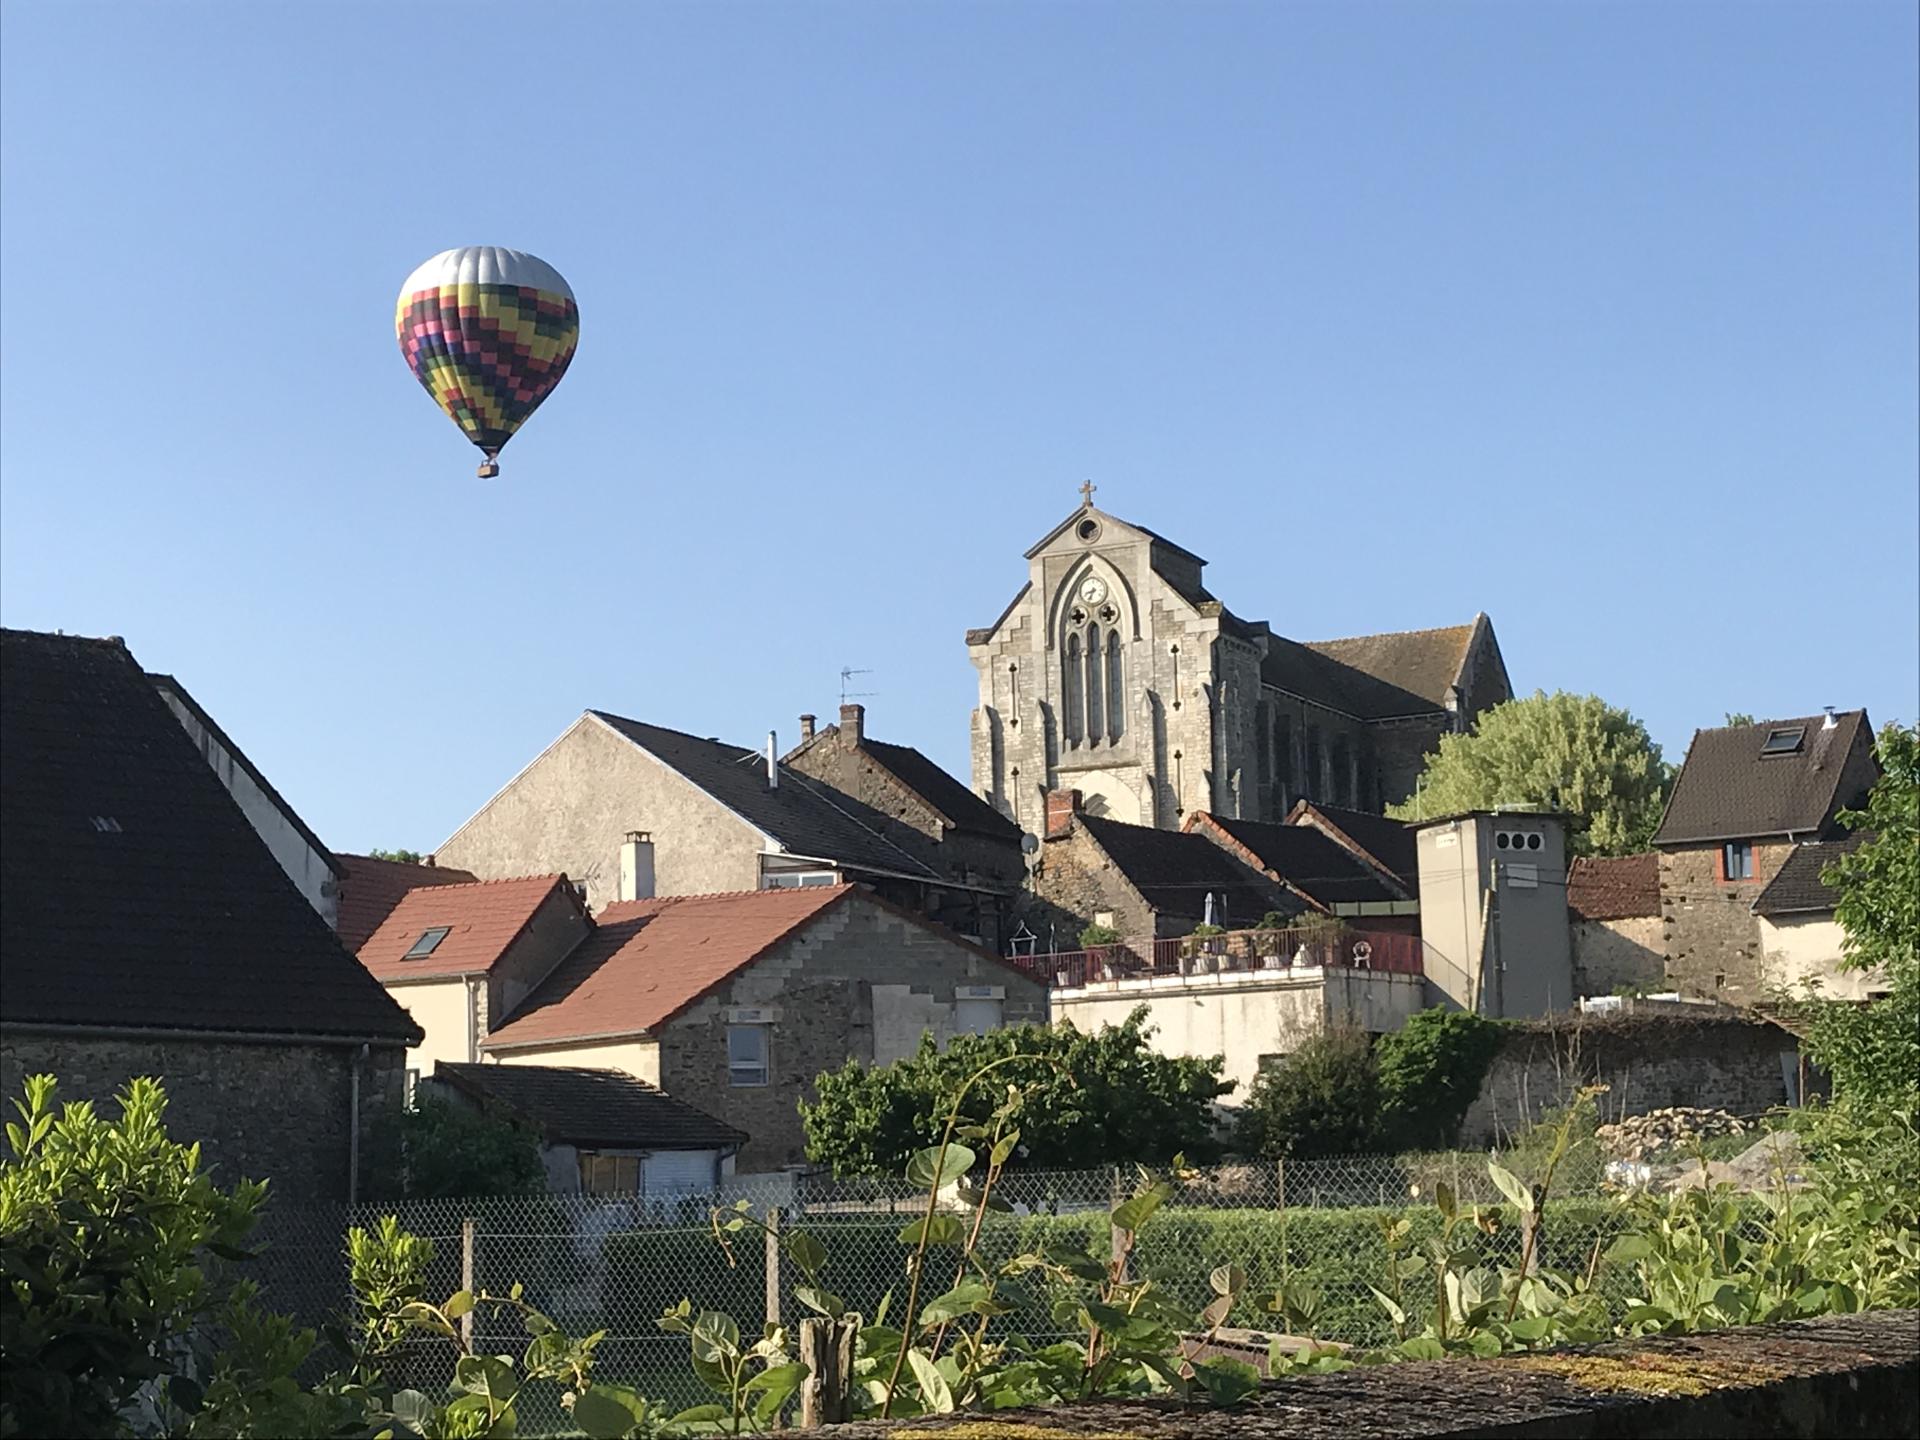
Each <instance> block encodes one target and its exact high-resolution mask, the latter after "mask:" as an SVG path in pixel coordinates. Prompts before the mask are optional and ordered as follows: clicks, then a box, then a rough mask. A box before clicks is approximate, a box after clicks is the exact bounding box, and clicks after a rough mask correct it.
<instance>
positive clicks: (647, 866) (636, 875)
mask: <svg viewBox="0 0 1920 1440" xmlns="http://www.w3.org/2000/svg"><path fill="white" fill-rule="evenodd" d="M620 898H621V899H622V900H651V899H653V836H651V835H649V834H648V833H647V832H646V831H645V830H629V831H628V832H627V838H626V840H625V842H623V843H622V844H621V846H620Z"/></svg>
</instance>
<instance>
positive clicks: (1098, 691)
mask: <svg viewBox="0 0 1920 1440" xmlns="http://www.w3.org/2000/svg"><path fill="white" fill-rule="evenodd" d="M1105 668H1106V655H1105V652H1104V650H1103V649H1102V647H1101V644H1100V627H1099V626H1098V625H1089V626H1088V627H1087V739H1089V740H1092V741H1096V742H1097V741H1099V739H1100V738H1101V737H1102V736H1103V735H1105V734H1106V733H1107V701H1106V694H1107V686H1106V677H1105V675H1104V674H1103V671H1104V670H1105Z"/></svg>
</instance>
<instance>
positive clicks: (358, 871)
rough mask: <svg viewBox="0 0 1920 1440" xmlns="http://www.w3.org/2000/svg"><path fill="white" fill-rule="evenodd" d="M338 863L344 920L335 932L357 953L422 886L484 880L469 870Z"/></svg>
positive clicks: (367, 858) (364, 860)
mask: <svg viewBox="0 0 1920 1440" xmlns="http://www.w3.org/2000/svg"><path fill="white" fill-rule="evenodd" d="M334 859H336V860H337V861H339V862H340V874H341V880H340V916H339V919H338V920H337V921H336V922H335V926H334V928H335V929H336V930H337V931H338V932H339V935H340V943H341V944H342V945H344V946H346V947H347V949H349V950H352V951H356V952H357V951H358V950H359V949H360V947H361V946H362V945H364V944H366V943H367V941H368V940H369V939H370V938H371V937H372V935H373V932H374V931H376V930H378V929H379V928H380V922H381V921H383V920H385V919H386V918H387V916H389V915H391V914H392V913H393V907H394V906H396V905H398V904H399V903H400V900H401V897H402V896H404V895H406V894H407V893H408V892H409V891H413V890H417V889H419V888H420V887H421V886H422V885H471V884H472V883H473V882H474V881H475V880H477V879H479V878H480V877H479V876H477V875H474V874H472V873H471V872H469V871H466V870H454V869H451V868H446V869H443V868H442V867H440V866H438V865H410V864H408V863H406V862H405V861H403V860H376V859H374V858H373V856H371V855H336V856H335V857H334Z"/></svg>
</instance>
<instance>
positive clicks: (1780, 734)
mask: <svg viewBox="0 0 1920 1440" xmlns="http://www.w3.org/2000/svg"><path fill="white" fill-rule="evenodd" d="M1806 738H1807V727H1806V726H1804V725H1785V726H1782V727H1781V728H1780V729H1778V730H1769V731H1768V732H1767V743H1766V744H1764V745H1762V746H1761V747H1760V754H1761V756H1762V757H1765V756H1768V755H1792V754H1795V753H1797V752H1798V751H1799V749H1800V744H1801V742H1802V741H1803V740H1805V739H1806Z"/></svg>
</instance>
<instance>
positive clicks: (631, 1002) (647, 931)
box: [486, 885, 859, 1050]
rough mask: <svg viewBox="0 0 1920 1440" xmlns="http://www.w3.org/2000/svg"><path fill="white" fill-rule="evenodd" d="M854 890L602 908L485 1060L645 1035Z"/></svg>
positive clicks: (679, 898) (500, 1031)
mask: <svg viewBox="0 0 1920 1440" xmlns="http://www.w3.org/2000/svg"><path fill="white" fill-rule="evenodd" d="M858 889H859V887H858V886H854V885H816V886H808V887H805V888H801V889H780V890H742V891H737V892H734V893H731V894H724V895H672V896H664V897H661V898H657V899H653V900H623V901H619V902H617V903H615V904H612V905H609V906H607V907H606V908H605V909H603V910H602V911H601V912H600V913H599V915H598V916H597V917H595V919H596V926H595V929H594V931H593V933H592V934H591V935H589V936H588V937H587V938H586V939H585V940H584V941H582V942H581V943H580V944H579V945H578V946H577V947H575V949H574V951H573V953H572V954H570V955H568V956H567V958H566V959H565V960H562V961H561V962H560V964H559V965H557V966H556V967H555V968H554V971H553V973H552V974H551V975H549V976H548V977H547V978H546V979H545V980H543V981H541V982H540V984H539V985H538V986H536V987H535V988H534V990H533V993H532V994H530V995H528V996H527V998H526V999H525V1000H523V1001H522V1002H521V1003H520V1005H519V1007H518V1008H517V1009H516V1010H515V1011H514V1012H513V1013H512V1014H511V1015H509V1016H508V1017H507V1022H506V1024H504V1025H502V1026H500V1027H498V1028H497V1029H495V1030H494V1032H493V1034H492V1035H490V1036H488V1037H487V1040H486V1048H487V1049H489V1050H497V1049H507V1048H513V1047H516V1046H523V1045H537V1044H554V1043H558V1042H560V1041H578V1040H588V1039H601V1038H607V1039H611V1038H615V1037H619V1036H627V1035H637V1034H639V1033H641V1032H642V1031H654V1030H657V1029H658V1028H659V1027H660V1026H661V1025H663V1024H665V1023H666V1022H667V1021H668V1020H670V1019H672V1018H673V1017H674V1016H675V1015H677V1014H679V1013H680V1011H682V1010H684V1009H685V1008H686V1007H687V1006H689V1005H691V1004H692V1003H693V1002H694V1001H696V1000H698V999H699V998H700V997H701V996H702V995H704V994H706V993H707V991H709V990H711V989H713V988H714V987H715V986H716V985H719V984H721V983H722V982H723V981H725V980H726V979H727V978H728V977H729V976H731V975H733V974H734V973H735V972H736V971H739V970H743V969H745V968H746V967H747V966H748V965H751V964H752V963H753V962H754V961H755V960H757V959H759V958H760V957H761V956H762V955H764V954H765V953H766V952H767V951H768V950H770V949H772V948H773V947H774V946H775V945H777V944H779V943H780V942H781V941H782V940H785V939H786V938H787V937H788V936H790V935H792V934H793V933H794V932H795V931H797V930H799V929H801V928H802V927H804V926H806V925H807V924H809V923H811V922H812V921H813V920H814V919H815V918H816V917H818V916H819V915H820V914H821V913H822V912H824V911H826V910H828V909H830V908H832V907H833V906H835V905H838V904H842V903H844V902H845V901H846V900H847V899H848V897H849V896H851V895H852V894H853V893H854V892H855V891H856V890H858Z"/></svg>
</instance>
